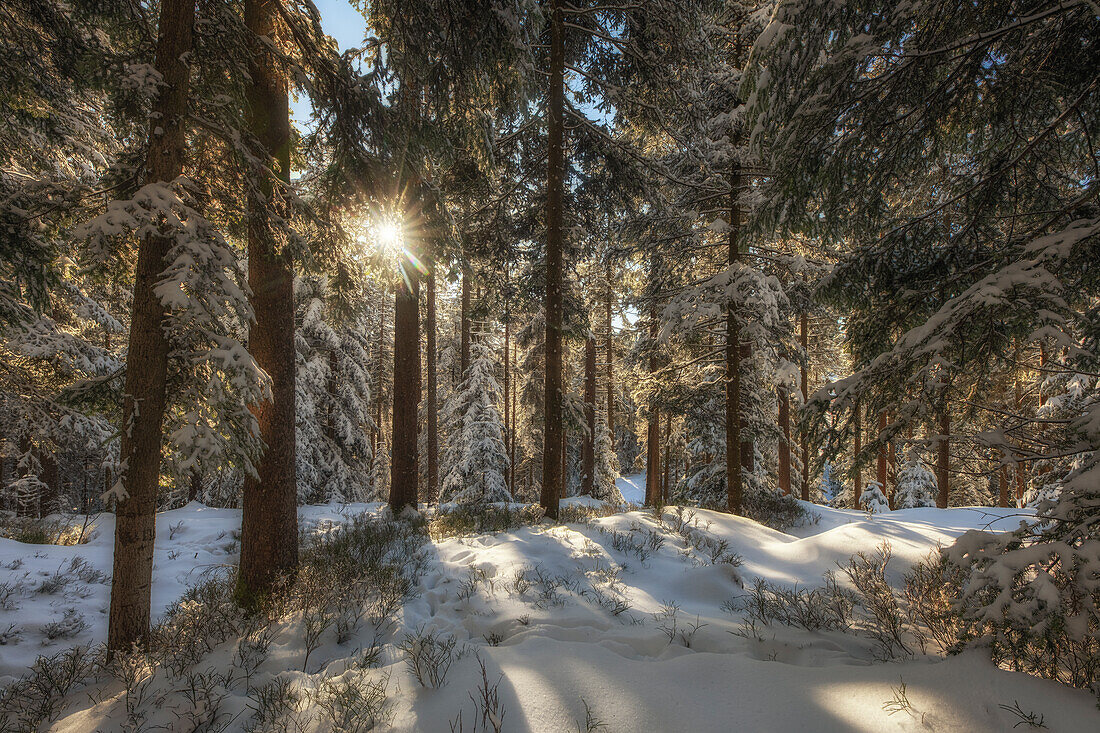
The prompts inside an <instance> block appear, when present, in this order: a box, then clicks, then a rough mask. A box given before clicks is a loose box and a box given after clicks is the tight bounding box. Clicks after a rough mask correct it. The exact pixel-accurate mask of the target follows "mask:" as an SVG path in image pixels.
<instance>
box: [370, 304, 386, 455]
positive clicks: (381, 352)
mask: <svg viewBox="0 0 1100 733" xmlns="http://www.w3.org/2000/svg"><path fill="white" fill-rule="evenodd" d="M378 319H379V320H378V359H377V363H376V365H375V374H376V377H375V380H374V388H375V397H374V400H375V401H374V445H373V446H372V447H371V454H372V455H373V456H374V460H375V461H377V460H378V450H379V448H380V446H382V402H383V400H382V380H383V379H384V378H385V374H386V367H385V355H386V291H385V290H383V291H382V294H381V297H380V298H379V299H378Z"/></svg>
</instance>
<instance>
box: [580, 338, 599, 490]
mask: <svg viewBox="0 0 1100 733" xmlns="http://www.w3.org/2000/svg"><path fill="white" fill-rule="evenodd" d="M584 417H585V422H586V423H587V425H588V435H586V436H585V438H584V453H583V456H582V458H581V472H582V473H583V474H584V481H583V484H582V487H581V493H582V494H584V495H586V496H591V495H592V489H593V487H594V486H595V480H596V337H595V336H593V335H592V334H588V340H587V341H585V342H584Z"/></svg>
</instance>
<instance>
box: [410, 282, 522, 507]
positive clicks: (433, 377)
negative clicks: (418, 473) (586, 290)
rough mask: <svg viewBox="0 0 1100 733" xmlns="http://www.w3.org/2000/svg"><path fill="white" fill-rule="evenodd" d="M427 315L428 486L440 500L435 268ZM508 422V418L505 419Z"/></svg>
mask: <svg viewBox="0 0 1100 733" xmlns="http://www.w3.org/2000/svg"><path fill="white" fill-rule="evenodd" d="M427 300H428V303H427V309H428V312H427V316H426V319H425V323H424V330H425V331H426V332H427V338H426V341H427V343H426V344H425V346H424V350H425V351H426V352H427V353H426V354H425V357H424V359H425V361H426V362H427V370H428V394H427V395H426V399H427V406H426V411H427V413H428V426H427V429H428V436H427V437H428V445H427V449H428V486H427V497H425V498H426V499H427V501H438V500H439V372H438V369H437V365H436V343H435V318H436V314H435V270H434V268H433V270H432V272H431V274H429V275H428V297H427ZM504 350H505V358H507V351H508V346H507V338H506V339H505V347H504ZM507 368H508V365H507V364H505V374H506V375H507ZM504 383H505V385H507V384H508V380H507V376H506V377H505V380H504ZM505 423H506V424H507V420H505Z"/></svg>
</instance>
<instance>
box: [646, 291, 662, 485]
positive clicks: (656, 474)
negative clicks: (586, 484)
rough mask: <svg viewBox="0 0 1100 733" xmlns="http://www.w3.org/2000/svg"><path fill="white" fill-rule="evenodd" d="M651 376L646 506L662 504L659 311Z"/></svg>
mask: <svg viewBox="0 0 1100 733" xmlns="http://www.w3.org/2000/svg"><path fill="white" fill-rule="evenodd" d="M649 339H650V346H649V348H650V349H651V351H650V352H649V376H650V379H651V381H652V382H653V387H652V389H651V390H650V393H649V415H648V421H647V423H646V448H645V505H646V506H660V503H661V411H660V410H659V409H658V407H657V309H656V307H654V308H653V310H652V311H651V312H650V314H649Z"/></svg>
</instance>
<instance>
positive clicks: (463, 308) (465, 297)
mask: <svg viewBox="0 0 1100 733" xmlns="http://www.w3.org/2000/svg"><path fill="white" fill-rule="evenodd" d="M460 287H461V297H460V298H459V318H458V321H459V328H460V329H461V332H460V336H461V343H460V344H459V361H458V381H460V382H461V381H462V380H463V379H465V378H466V370H467V369H469V368H470V268H469V267H467V266H466V265H463V266H462V283H461V286H460Z"/></svg>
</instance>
